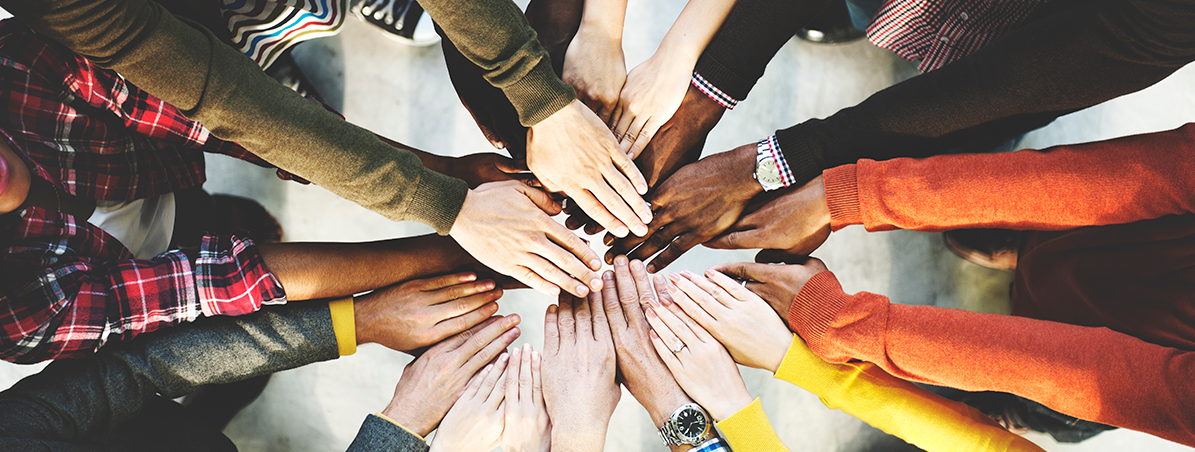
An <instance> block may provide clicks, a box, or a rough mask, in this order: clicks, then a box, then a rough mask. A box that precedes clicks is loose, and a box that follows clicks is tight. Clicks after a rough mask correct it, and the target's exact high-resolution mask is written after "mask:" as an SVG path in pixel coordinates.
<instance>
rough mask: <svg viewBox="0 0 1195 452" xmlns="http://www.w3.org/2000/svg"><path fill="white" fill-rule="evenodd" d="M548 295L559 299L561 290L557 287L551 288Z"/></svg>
mask: <svg viewBox="0 0 1195 452" xmlns="http://www.w3.org/2000/svg"><path fill="white" fill-rule="evenodd" d="M548 295H551V296H553V297H558V296H560V288H559V287H556V286H552V287H549V288H548Z"/></svg>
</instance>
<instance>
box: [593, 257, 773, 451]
mask: <svg viewBox="0 0 1195 452" xmlns="http://www.w3.org/2000/svg"><path fill="white" fill-rule="evenodd" d="M602 278H603V279H604V281H603V282H602V300H603V303H604V304H605V307H606V317H607V320H608V321H609V322H610V335H611V336H612V337H613V339H614V348H615V355H616V356H617V357H618V371H619V373H621V375H622V383H623V385H625V386H626V387H627V390H628V391H630V392H631V395H632V396H635V400H638V401H639V403H640V404H641V405H643V408H646V409H647V414H648V415H650V416H651V420H652V423H654V424H655V425H656V426H657V427H659V426H660V425H663V424H664V421H666V420H668V417H669V416H670V415H672V412H673V411H675V410H676V409H677V408H679V407H681V406H682V405H684V404H686V403H689V402H691V401H692V400H690V399H689V396H688V395H685V391H684V390H683V389H681V387H680V385H679V384H677V382H676V379H674V378H672V372H669V371H668V366H665V365H664V361H663V360H661V359H660V356H659V355H657V354H656V349H655V347H652V345H651V338H650V337H649V336H648V334H649V332H650V331H651V326H649V325H648V324H647V318H646V317H644V314H643V306H642V305H643V304H646V303H649V302H652V300H655V299H656V293H655V290H653V289H652V287H651V280H649V279H648V276H647V270H645V269H644V268H643V262H640V261H631V262H627V258H626V256H618V257H616V258H614V271H613V272H609V271H607V272H606V273H605V274H603V275H602ZM769 312H770V311H769Z"/></svg>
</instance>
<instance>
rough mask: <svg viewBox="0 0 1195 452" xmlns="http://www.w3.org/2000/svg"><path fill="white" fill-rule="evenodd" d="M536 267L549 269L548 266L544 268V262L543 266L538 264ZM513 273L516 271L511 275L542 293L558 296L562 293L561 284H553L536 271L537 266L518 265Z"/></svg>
mask: <svg viewBox="0 0 1195 452" xmlns="http://www.w3.org/2000/svg"><path fill="white" fill-rule="evenodd" d="M544 262H547V261H544ZM536 268H542V269H543V270H544V271H549V270H548V269H547V268H544V266H543V264H541V266H537V267H536ZM557 270H559V269H557ZM513 273H516V274H514V275H511V276H512V277H514V278H515V279H516V280H518V281H519V282H521V283H523V284H526V285H527V287H530V288H532V289H535V290H537V291H539V292H540V293H545V294H548V295H552V296H556V295H559V294H560V286H557V285H555V284H552V283H551V282H549V281H548V280H546V279H544V278H543V277H542V276H540V275H539V273H537V272H536V269H535V268H531V267H528V266H526V265H516V266H515V267H514V272H513ZM565 287H568V286H565Z"/></svg>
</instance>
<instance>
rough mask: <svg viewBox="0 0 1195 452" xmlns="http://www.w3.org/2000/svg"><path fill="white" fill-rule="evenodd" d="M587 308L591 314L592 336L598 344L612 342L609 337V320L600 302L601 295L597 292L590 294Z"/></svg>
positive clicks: (603, 305)
mask: <svg viewBox="0 0 1195 452" xmlns="http://www.w3.org/2000/svg"><path fill="white" fill-rule="evenodd" d="M589 309H590V311H592V315H593V325H592V329H593V338H594V339H595V340H597V341H598V343H600V344H612V343H613V341H612V340H611V338H610V322H609V320H607V318H606V317H607V316H606V306H605V304H604V303H602V296H601V294H598V293H593V294H590V296H589Z"/></svg>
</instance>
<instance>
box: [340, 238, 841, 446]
mask: <svg viewBox="0 0 1195 452" xmlns="http://www.w3.org/2000/svg"><path fill="white" fill-rule="evenodd" d="M613 262H614V268H613V270H612V271H606V272H605V273H604V274H603V275H602V287H601V289H600V290H598V291H594V292H591V293H589V294H588V295H587V296H586V297H584V298H580V297H575V296H572V295H569V294H563V295H562V296H560V298H559V301H558V303H557V304H553V305H551V306H549V307H548V308H547V313H546V315H545V319H544V349H543V351H542V352H541V351H537V350H534V349H533V348H532V346H531V345H530V344H525V345H523V346H522V347H515V348H513V349H510V350H508V347H509V346H510V344H512V343H513V342H514V341H515V340H516V339H517V338H518V337H519V335H520V334H521V331H520V329H519V327H518V326H517V325H518V323H519V321H520V317H519V316H518V315H517V314H511V315H506V316H492V317H490V315H491V314H493V313H494V312H495V311H494V310H491V309H483V308H486V307H490V308H492V309H495V310H496V307H495V306H493V305H494V303H493V300H495V299H496V298H497V297H500V296H501V289H496V288H495V283H494V282H493V281H475V279H476V275H475V274H472V273H463V274H458V275H449V276H443V277H438V278H433V279H431V280H416V281H411V282H410V283H407V284H403V285H399V286H395V287H396V289H391V290H407V291H408V292H409V293H410V294H414V295H418V294H423V295H424V298H426V299H427V300H428V301H427V302H426V303H423V305H426V306H427V307H426V308H425V309H423V310H422V311H419V312H414V313H405V317H408V318H416V319H420V321H422V322H424V325H423V327H422V328H421V327H420V326H419V325H412V324H407V325H397V324H395V323H394V322H384V323H377V324H373V325H372V327H373V328H375V329H390V330H391V331H393V332H395V334H394V335H393V336H394V337H397V336H398V335H399V334H398V333H399V332H403V331H406V332H410V331H433V332H435V331H439V330H437V329H436V328H435V327H436V326H438V325H443V324H449V325H456V326H462V325H466V326H467V325H471V324H475V325H474V326H472V327H469V328H468V329H467V330H464V331H463V332H460V333H456V334H452V335H451V336H446V337H440V336H442V335H443V331H440V332H439V335H437V334H435V333H433V334H430V335H422V336H418V338H417V339H416V340H414V341H406V340H399V339H395V340H389V341H388V340H384V339H383V340H377V341H378V342H380V343H382V344H383V345H387V346H390V347H391V348H396V349H404V347H405V349H408V350H410V349H412V348H414V349H415V350H417V351H416V352H415V353H416V354H417V355H418V358H417V359H415V360H414V361H413V362H411V363H410V364H409V365H408V366H407V367H406V369H405V370H404V371H403V373H402V376H401V378H400V380H399V382H398V386H397V388H396V389H395V393H394V398H393V400H392V401H391V403H390V404H389V405H388V406H387V407H386V409H385V410H383V411H382V414H383V415H385V416H386V417H388V418H390V419H391V420H393V421H394V422H396V423H398V424H399V425H401V426H403V427H404V428H406V429H408V430H410V431H411V432H413V433H416V434H418V435H420V436H421V437H426V436H427V435H428V434H429V433H431V432H432V431H433V430H435V431H436V434H435V437H434V438H433V439H432V441H431V450H433V451H488V450H491V449H493V448H494V447H497V446H501V447H502V449H503V450H504V451H506V452H514V451H548V450H550V449H551V450H601V449H602V445H603V444H604V439H605V436H606V430H607V427H608V426H609V421H610V418H611V416H612V415H613V412H614V408H615V406H616V405H617V404H618V401H619V398H620V395H621V393H622V391H621V390H620V388H619V385H620V384H621V385H623V386H625V387H626V388H627V390H628V391H629V392H630V393H631V395H632V396H634V397H635V399H636V400H637V401H638V402H639V403H641V404H642V405H643V406H644V407H645V408H646V409H647V411H648V413H649V415H650V416H651V418H652V421H653V422H654V423H655V424H656V426H657V427H658V426H660V425H662V424H663V423H664V422H665V421H666V420H667V419H668V417H669V416H670V415H671V413H672V412H673V411H674V410H675V409H677V408H679V407H680V406H682V405H684V404H686V403H690V402H696V403H698V404H700V405H701V406H702V407H704V408H705V409H706V410H707V411H708V412H709V413H710V415H711V416H712V417H713V419H715V420H717V421H721V420H724V419H726V418H728V417H730V416H731V415H733V414H734V413H735V412H737V411H738V410H740V409H742V408H743V407H746V406H747V405H748V404H750V403H751V402H752V400H753V398H752V397H751V396H750V395H749V394H748V392H747V389H746V386H745V384H744V382H743V379H742V377H741V376H740V375H739V371H738V367H737V366H736V363H737V364H742V365H745V366H749V367H755V368H760V369H767V370H769V371H771V372H776V370H777V369H778V368H779V366H780V364H781V362H782V361H783V359H784V356H785V354H786V352H787V350H788V348H789V346H790V345H791V343H792V341H793V338H794V335H793V333H791V332H790V331H789V328H788V326H787V325H786V324H785V322H784V320H783V319H782V318H781V316H780V315H777V311H778V310H780V309H784V310H785V312H787V309H788V306H787V305H785V304H783V303H776V302H769V301H767V299H774V300H783V299H787V300H792V299H793V298H794V296H795V294H796V292H797V291H799V290H800V285H801V284H803V283H804V281H805V280H808V278H809V277H812V276H813V275H814V274H816V273H818V272H820V271H824V270H825V267H824V266H822V265H821V262H820V261H818V260H816V259H810V260H809V261H808V262H806V263H805V264H804V265H773V264H759V263H737V264H722V265H718V266H715V267H712V268H710V269H709V270H707V271H706V272H705V274H704V275H697V274H693V273H690V272H681V273H676V274H671V275H668V276H664V275H662V274H658V275H654V277H652V276H650V275H649V273H648V272H647V269H646V267H645V265H644V264H643V263H642V262H640V261H638V260H634V261H631V260H628V259H627V258H626V257H625V256H618V257H617V258H616V259H614V260H613ZM728 275H733V276H735V278H732V277H731V276H728ZM747 279H749V280H750V281H749V282H746V283H744V282H743V281H745V280H747ZM653 283H654V284H653ZM756 292H758V293H760V294H763V295H764V297H761V296H760V295H757V294H756ZM495 293H496V294H497V295H495ZM765 297H766V299H765ZM363 301H366V306H362V307H363V308H368V307H369V303H368V301H369V300H363ZM414 304H415V305H420V304H419V303H414ZM386 305H387V306H391V307H394V306H398V305H401V304H396V303H386ZM406 305H407V306H409V305H411V304H409V303H408V304H406ZM444 305H451V306H452V307H453V309H452V310H451V311H449V312H442V311H436V310H433V308H435V309H440V308H443V306H444ZM392 309H398V308H392ZM429 313H434V314H429ZM477 313H480V315H484V316H486V317H488V318H485V319H484V320H480V318H479V317H473V318H469V317H467V316H470V315H479V314H477ZM412 327H414V328H415V329H414V330H412V329H411V328H412ZM458 331H459V330H458ZM385 336H386V335H385V334H376V333H375V334H372V335H371V336H370V337H371V338H374V339H375V340H376V339H377V338H380V337H385ZM432 344H434V345H432ZM427 345H430V347H427V348H421V347H426V346H427Z"/></svg>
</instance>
